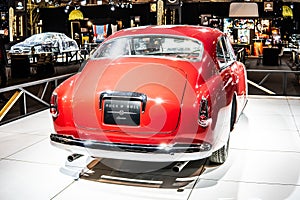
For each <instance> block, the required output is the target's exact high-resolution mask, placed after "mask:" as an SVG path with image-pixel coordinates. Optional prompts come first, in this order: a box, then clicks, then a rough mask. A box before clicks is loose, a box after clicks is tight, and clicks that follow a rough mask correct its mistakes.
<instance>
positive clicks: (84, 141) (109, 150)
mask: <svg viewBox="0 0 300 200" xmlns="http://www.w3.org/2000/svg"><path fill="white" fill-rule="evenodd" d="M246 79H247V77H246V71H245V66H244V64H243V63H241V62H238V61H236V56H235V55H234V51H233V49H232V46H231V44H230V42H229V40H228V38H227V37H226V35H225V34H223V33H222V32H220V31H219V30H217V29H212V28H208V27H199V26H183V25H182V26H181V25H178V26H172V25H169V26H146V27H138V28H131V29H125V30H122V31H119V32H117V33H115V34H113V35H112V36H110V37H109V38H107V39H106V40H105V41H104V42H103V43H102V44H101V45H100V46H99V47H98V49H97V50H96V51H95V53H94V54H93V55H92V57H91V58H90V59H89V60H88V62H87V63H86V65H85V67H84V68H83V69H82V71H81V72H79V73H78V74H76V75H74V76H73V77H71V78H69V79H68V80H66V81H65V82H63V83H62V84H61V85H60V86H59V87H57V88H56V89H55V91H54V92H53V95H52V98H51V108H50V112H51V113H52V116H53V122H54V128H55V133H52V134H51V136H50V138H51V143H52V144H53V145H55V146H57V147H59V148H63V149H66V150H69V151H71V152H73V153H76V155H77V154H84V155H90V156H92V157H96V158H113V159H122V160H135V161H148V162H175V161H186V162H187V161H190V160H198V159H202V158H210V160H211V161H212V162H215V163H223V162H225V160H226V157H227V153H228V144H229V138H230V132H231V131H232V130H233V128H234V124H235V123H236V121H237V120H238V117H239V115H240V114H241V112H242V110H243V108H244V106H245V105H246V101H247V84H246Z"/></svg>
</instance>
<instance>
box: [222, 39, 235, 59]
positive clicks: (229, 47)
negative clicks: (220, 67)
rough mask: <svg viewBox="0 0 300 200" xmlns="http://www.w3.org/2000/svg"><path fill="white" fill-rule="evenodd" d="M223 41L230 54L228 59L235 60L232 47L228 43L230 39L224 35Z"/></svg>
mask: <svg viewBox="0 0 300 200" xmlns="http://www.w3.org/2000/svg"><path fill="white" fill-rule="evenodd" d="M224 39H225V42H226V46H227V51H228V54H229V56H230V59H229V60H230V61H231V62H233V61H235V60H236V56H235V53H234V49H233V47H232V45H231V43H230V40H229V39H228V37H225V38H224Z"/></svg>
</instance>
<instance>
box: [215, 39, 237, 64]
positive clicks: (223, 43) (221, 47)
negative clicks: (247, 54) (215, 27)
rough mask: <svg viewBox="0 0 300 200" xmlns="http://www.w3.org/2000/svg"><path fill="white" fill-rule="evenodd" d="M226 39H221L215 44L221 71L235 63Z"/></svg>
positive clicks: (231, 49) (232, 52)
mask: <svg viewBox="0 0 300 200" xmlns="http://www.w3.org/2000/svg"><path fill="white" fill-rule="evenodd" d="M228 42H229V40H228V39H227V38H226V37H221V38H220V39H219V41H218V44H217V58H218V61H219V65H220V68H221V69H223V68H225V67H227V66H229V65H230V64H231V63H233V62H234V61H235V55H234V51H233V48H232V46H231V44H230V43H228Z"/></svg>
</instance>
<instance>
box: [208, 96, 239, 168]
mask: <svg viewBox="0 0 300 200" xmlns="http://www.w3.org/2000/svg"><path fill="white" fill-rule="evenodd" d="M235 121H236V99H235V97H234V98H233V99H232V106H231V116H230V132H231V131H232V130H233V128H234V124H235ZM229 139H230V134H229V136H228V140H227V143H226V144H225V145H224V146H223V147H222V148H221V149H218V150H217V151H215V152H213V153H212V155H211V156H210V157H209V161H210V162H212V163H216V164H223V163H224V162H225V160H226V159H227V156H228V149H229Z"/></svg>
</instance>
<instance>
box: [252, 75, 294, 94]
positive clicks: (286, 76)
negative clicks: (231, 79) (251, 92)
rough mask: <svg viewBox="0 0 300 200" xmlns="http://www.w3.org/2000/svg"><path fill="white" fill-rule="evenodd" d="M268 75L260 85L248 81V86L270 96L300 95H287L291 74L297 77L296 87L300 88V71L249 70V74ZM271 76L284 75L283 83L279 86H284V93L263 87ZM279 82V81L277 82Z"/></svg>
mask: <svg viewBox="0 0 300 200" xmlns="http://www.w3.org/2000/svg"><path fill="white" fill-rule="evenodd" d="M249 72H251V73H260V74H263V73H266V75H265V76H264V77H263V78H262V79H261V81H259V83H254V82H253V81H251V80H248V84H250V85H252V86H254V87H256V88H258V89H259V90H261V91H264V92H265V93H267V94H269V95H300V93H298V94H288V93H287V85H288V75H289V74H294V75H295V78H294V80H295V84H296V87H299V88H300V82H299V76H300V71H292V70H260V69H248V70H247V73H249ZM271 74H282V83H281V84H280V83H279V85H281V86H282V93H279V92H274V91H271V90H270V89H268V88H266V87H263V86H262V84H264V83H265V82H266V81H267V79H269V77H270V75H271ZM276 81H277V82H278V80H276Z"/></svg>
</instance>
